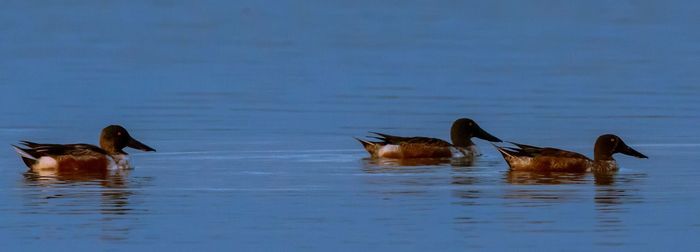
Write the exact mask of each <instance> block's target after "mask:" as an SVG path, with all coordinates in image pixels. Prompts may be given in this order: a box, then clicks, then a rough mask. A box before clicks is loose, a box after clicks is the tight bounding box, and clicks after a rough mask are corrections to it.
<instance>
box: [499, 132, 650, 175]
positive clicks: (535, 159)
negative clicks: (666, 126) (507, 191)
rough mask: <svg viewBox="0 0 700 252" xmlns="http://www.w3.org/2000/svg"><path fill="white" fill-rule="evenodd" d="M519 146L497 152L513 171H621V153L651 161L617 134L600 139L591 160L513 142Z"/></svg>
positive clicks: (565, 152)
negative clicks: (616, 156) (619, 163)
mask: <svg viewBox="0 0 700 252" xmlns="http://www.w3.org/2000/svg"><path fill="white" fill-rule="evenodd" d="M509 143H511V144H513V145H515V146H517V147H516V148H513V147H501V146H496V145H494V146H495V147H496V149H497V150H498V151H499V152H500V153H501V155H503V158H504V159H505V160H506V163H508V166H509V167H510V169H511V170H515V171H554V172H559V171H560V172H589V171H593V172H596V171H613V170H618V169H619V167H618V165H617V162H616V161H615V159H614V158H613V154H615V153H621V154H625V155H629V156H633V157H637V158H643V159H646V158H648V157H647V156H646V155H644V154H642V153H640V152H639V151H637V150H635V149H633V148H632V147H630V146H628V145H627V144H626V143H625V142H624V141H622V138H620V137H619V136H616V135H614V134H604V135H601V136H599V137H598V139H596V142H595V147H594V149H593V153H594V154H593V159H590V158H588V157H587V156H585V155H583V154H580V153H576V152H573V151H567V150H562V149H556V148H550V147H544V148H543V147H536V146H532V145H526V144H519V143H514V142H509Z"/></svg>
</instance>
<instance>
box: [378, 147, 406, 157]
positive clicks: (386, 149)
mask: <svg viewBox="0 0 700 252" xmlns="http://www.w3.org/2000/svg"><path fill="white" fill-rule="evenodd" d="M400 150H401V149H400V147H399V146H398V145H394V144H387V145H384V146H382V148H379V151H378V153H377V156H380V157H383V156H384V155H386V154H387V153H395V152H399V151H400Z"/></svg>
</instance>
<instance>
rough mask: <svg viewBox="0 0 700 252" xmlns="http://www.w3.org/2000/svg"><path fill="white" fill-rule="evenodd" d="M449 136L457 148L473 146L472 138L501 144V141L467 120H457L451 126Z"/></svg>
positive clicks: (470, 120)
mask: <svg viewBox="0 0 700 252" xmlns="http://www.w3.org/2000/svg"><path fill="white" fill-rule="evenodd" d="M450 135H451V138H452V144H454V145H455V146H459V147H467V146H471V145H474V143H472V141H471V138H472V137H476V138H481V139H484V140H486V141H491V142H502V141H501V139H498V138H497V137H495V136H493V135H491V134H489V133H488V132H486V131H485V130H483V129H482V128H481V127H479V125H478V124H476V122H474V120H472V119H468V118H460V119H457V121H455V122H454V123H453V124H452V131H451V134H450Z"/></svg>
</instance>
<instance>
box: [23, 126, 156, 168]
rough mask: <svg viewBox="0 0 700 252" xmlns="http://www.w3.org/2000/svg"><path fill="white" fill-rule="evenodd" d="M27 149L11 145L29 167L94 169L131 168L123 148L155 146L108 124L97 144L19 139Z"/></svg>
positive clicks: (147, 148)
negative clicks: (52, 142) (37, 141)
mask: <svg viewBox="0 0 700 252" xmlns="http://www.w3.org/2000/svg"><path fill="white" fill-rule="evenodd" d="M21 143H22V145H24V146H26V148H21V147H18V146H16V145H12V146H13V147H14V148H15V150H16V151H17V153H18V154H19V155H20V157H21V158H22V161H23V162H24V164H25V165H27V167H29V168H30V169H32V170H58V171H90V170H91V171H95V170H105V169H107V170H112V169H118V168H130V167H131V164H130V163H129V156H128V154H127V153H126V152H124V151H123V149H124V148H126V147H131V148H134V149H138V150H142V151H156V150H155V149H153V148H151V147H149V146H147V145H145V144H143V143H141V142H139V141H137V140H136V139H134V138H133V137H131V135H129V132H127V131H126V129H124V127H122V126H119V125H110V126H107V127H105V128H104V129H102V133H101V135H100V147H97V146H94V145H90V144H40V143H35V142H29V141H21Z"/></svg>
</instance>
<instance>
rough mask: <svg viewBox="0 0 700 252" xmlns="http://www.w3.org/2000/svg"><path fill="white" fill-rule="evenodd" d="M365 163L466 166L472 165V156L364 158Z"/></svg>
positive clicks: (388, 165) (391, 165) (390, 165)
mask: <svg viewBox="0 0 700 252" xmlns="http://www.w3.org/2000/svg"><path fill="white" fill-rule="evenodd" d="M363 160H364V161H365V163H366V164H368V165H374V166H386V167H400V166H434V165H452V166H457V167H466V166H473V165H474V158H469V157H464V158H413V159H389V158H365V159H363Z"/></svg>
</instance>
